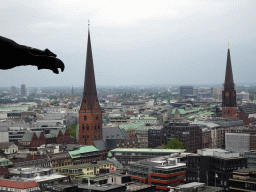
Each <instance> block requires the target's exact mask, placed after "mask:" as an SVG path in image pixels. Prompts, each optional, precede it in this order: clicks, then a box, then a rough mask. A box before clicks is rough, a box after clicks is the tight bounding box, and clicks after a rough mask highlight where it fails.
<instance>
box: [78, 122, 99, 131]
mask: <svg viewBox="0 0 256 192" xmlns="http://www.w3.org/2000/svg"><path fill="white" fill-rule="evenodd" d="M86 129H87V131H89V130H90V126H89V125H86ZM98 129H100V125H98ZM82 130H83V131H84V130H85V126H84V124H82ZM92 130H93V127H92ZM94 130H97V126H96V125H94Z"/></svg>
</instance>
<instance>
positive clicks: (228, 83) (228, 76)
mask: <svg viewBox="0 0 256 192" xmlns="http://www.w3.org/2000/svg"><path fill="white" fill-rule="evenodd" d="M224 86H225V87H227V86H228V87H229V88H234V80H233V73H232V66H231V58H230V49H229V44H228V54H227V65H226V75H225V83H224Z"/></svg>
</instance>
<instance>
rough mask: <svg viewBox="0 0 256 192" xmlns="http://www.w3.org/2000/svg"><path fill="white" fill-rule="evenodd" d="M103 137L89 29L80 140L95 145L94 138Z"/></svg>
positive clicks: (80, 142)
mask: <svg viewBox="0 0 256 192" xmlns="http://www.w3.org/2000/svg"><path fill="white" fill-rule="evenodd" d="M101 139H102V111H101V108H100V105H99V101H98V96H97V90H96V83H95V76H94V67H93V58H92V48H91V39H90V30H88V42H87V56H86V67H85V79H84V92H83V98H82V103H81V107H80V110H79V141H78V144H80V145H93V141H94V140H101Z"/></svg>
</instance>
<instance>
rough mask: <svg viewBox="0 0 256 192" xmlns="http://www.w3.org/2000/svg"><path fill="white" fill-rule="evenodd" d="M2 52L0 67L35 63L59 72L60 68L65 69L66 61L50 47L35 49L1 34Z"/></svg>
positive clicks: (38, 66) (9, 67)
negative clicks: (58, 56)
mask: <svg viewBox="0 0 256 192" xmlns="http://www.w3.org/2000/svg"><path fill="white" fill-rule="evenodd" d="M0 48H1V51H0V54H1V58H2V61H1V64H0V69H4V70H6V69H11V68H13V67H17V66H24V65H34V66H37V68H38V70H40V69H49V70H52V71H53V72H54V73H56V74H58V73H59V71H58V68H60V69H61V71H62V72H63V71H64V68H65V65H64V63H63V62H62V61H61V60H60V59H58V58H56V57H57V55H55V54H54V53H52V52H51V51H50V50H49V49H45V50H44V51H42V50H39V49H34V48H31V47H27V46H24V45H19V44H18V43H16V42H15V41H13V40H11V39H7V38H5V37H2V36H0Z"/></svg>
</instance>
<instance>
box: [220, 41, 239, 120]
mask: <svg viewBox="0 0 256 192" xmlns="http://www.w3.org/2000/svg"><path fill="white" fill-rule="evenodd" d="M222 117H224V118H226V117H233V118H237V103H236V90H235V84H234V79H233V73H232V67H231V58H230V49H229V45H228V55H227V64H226V74H225V82H224V90H223V91H222Z"/></svg>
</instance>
